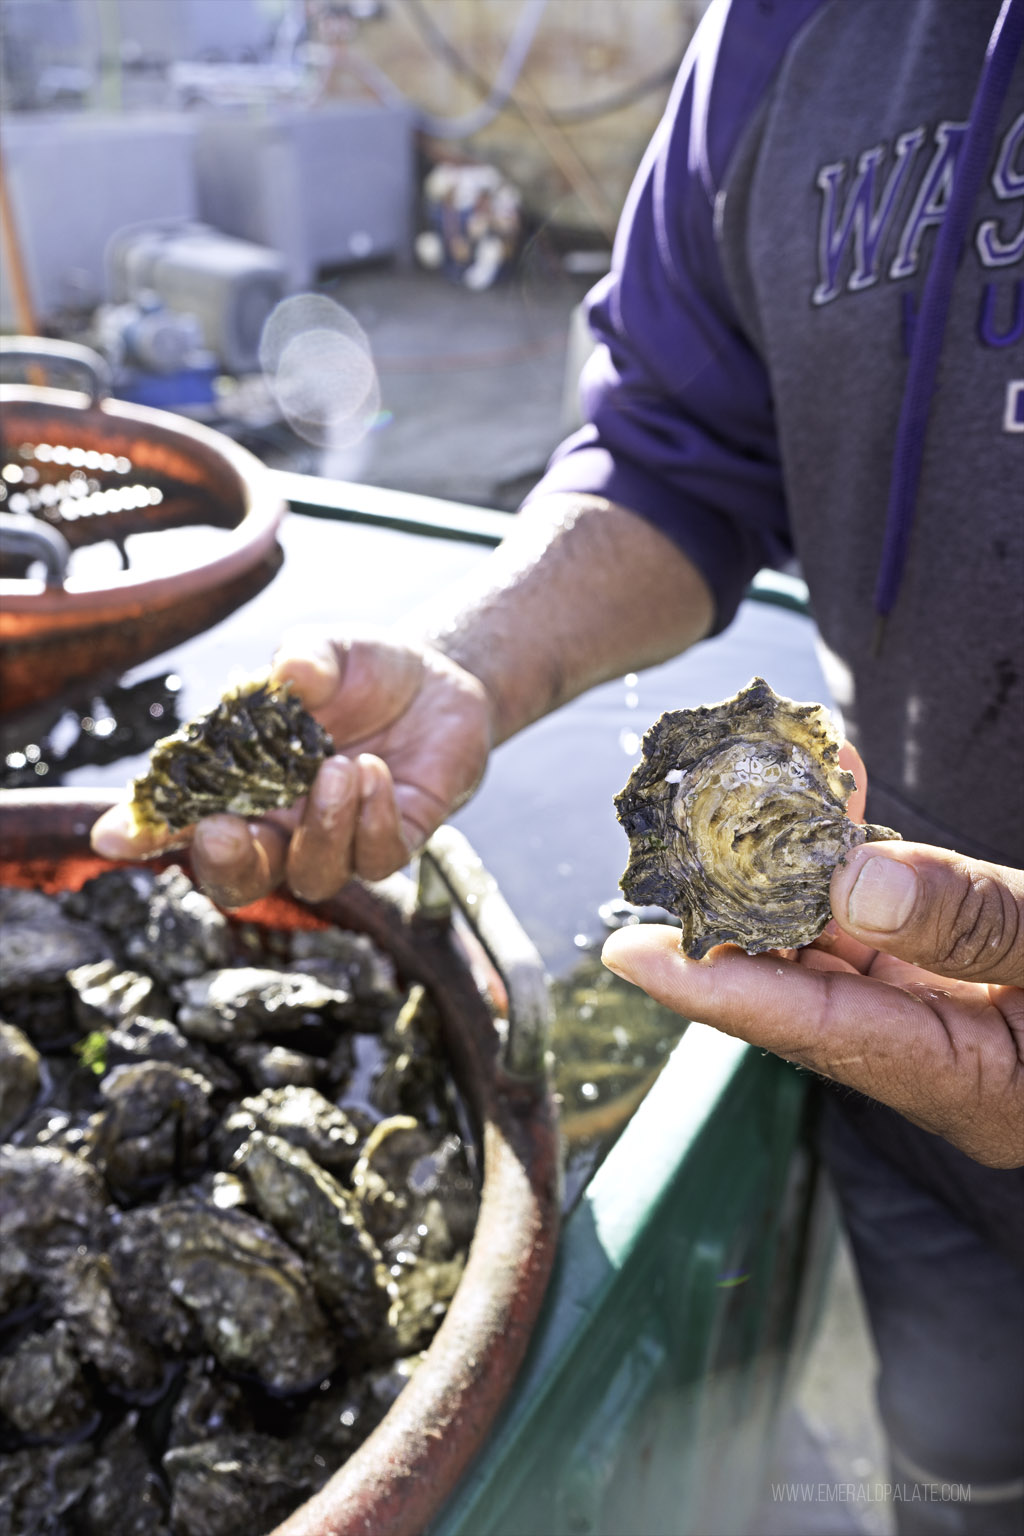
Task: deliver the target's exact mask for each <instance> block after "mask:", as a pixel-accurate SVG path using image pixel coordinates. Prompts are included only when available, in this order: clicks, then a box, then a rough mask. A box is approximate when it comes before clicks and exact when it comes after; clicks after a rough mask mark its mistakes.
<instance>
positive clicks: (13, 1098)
mask: <svg viewBox="0 0 1024 1536" xmlns="http://www.w3.org/2000/svg"><path fill="white" fill-rule="evenodd" d="M39 1083H40V1072H39V1052H38V1051H37V1050H36V1048H35V1046H34V1045H33V1044H32V1042H31V1040H29V1038H28V1036H27V1035H25V1034H23V1033H22V1031H21V1030H20V1029H16V1028H15V1026H14V1025H13V1024H5V1023H3V1021H2V1020H0V1137H4V1136H8V1135H9V1134H10V1133H11V1131H12V1130H13V1129H14V1127H15V1126H16V1125H17V1124H18V1121H19V1120H23V1119H24V1117H25V1115H26V1113H27V1112H28V1110H29V1109H30V1108H31V1107H32V1104H33V1102H34V1100H35V1098H36V1095H37V1094H38V1092H39Z"/></svg>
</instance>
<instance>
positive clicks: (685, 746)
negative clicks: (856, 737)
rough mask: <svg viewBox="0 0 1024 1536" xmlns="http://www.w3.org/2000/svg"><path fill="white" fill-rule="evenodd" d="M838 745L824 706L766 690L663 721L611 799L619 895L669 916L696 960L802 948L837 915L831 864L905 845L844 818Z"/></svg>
mask: <svg viewBox="0 0 1024 1536" xmlns="http://www.w3.org/2000/svg"><path fill="white" fill-rule="evenodd" d="M839 746H840V741H839V736H838V734H837V732H836V729H835V726H834V725H833V723H832V720H831V717H830V716H829V715H828V713H827V711H826V710H825V709H823V708H822V706H821V705H820V704H794V703H793V701H792V700H791V699H784V698H780V697H779V695H778V694H776V693H775V692H774V691H773V690H772V689H771V688H770V687H769V686H768V684H767V683H766V682H765V681H764V680H763V678H760V677H755V678H754V679H753V681H752V682H751V683H750V684H749V685H748V686H747V687H746V688H744V689H743V690H742V691H741V692H740V693H738V694H737V695H736V696H735V698H732V699H726V700H725V701H724V702H723V703H721V704H714V705H710V706H706V707H703V708H700V709H682V710H672V711H670V712H669V713H667V714H664V715H662V717H661V719H660V720H659V721H658V722H657V723H656V724H655V725H653V726H652V727H651V729H650V730H649V731H648V732H647V734H646V736H645V737H644V743H643V760H642V762H641V763H640V764H639V765H638V766H637V767H636V768H635V769H634V771H633V773H632V775H631V777H630V779H629V782H628V784H627V785H626V787H625V789H623V790H622V791H621V793H620V794H618V795H617V796H616V798H615V808H616V811H617V813H618V817H619V820H620V822H621V823H622V825H623V827H624V828H625V830H626V833H627V835H628V837H629V840H630V857H629V864H628V866H627V868H626V871H625V873H624V874H623V876H622V880H621V882H620V883H621V885H622V889H623V891H624V892H625V893H626V896H627V897H628V898H629V900H630V901H632V902H635V903H637V904H638V905H655V906H662V907H667V908H668V910H669V911H670V912H675V913H677V914H678V915H679V917H680V918H681V919H682V925H683V933H682V939H681V942H680V948H681V949H682V950H683V951H684V952H685V953H686V954H687V955H689V956H691V958H693V959H700V958H701V957H702V956H703V955H706V954H707V952H708V950H709V949H711V947H712V946H713V945H715V944H726V943H729V944H739V945H741V946H742V947H743V948H744V949H745V950H747V952H748V954H759V953H760V952H761V951H762V950H766V949H774V948H789V947H792V946H796V945H800V944H809V943H810V942H811V940H812V939H814V938H816V937H817V936H818V934H819V933H820V932H821V930H822V929H823V928H824V927H825V924H826V923H827V922H828V920H829V917H830V915H831V912H830V908H829V881H830V879H831V875H832V871H833V869H834V868H835V866H836V864H838V863H839V862H840V861H841V860H842V859H843V858H844V857H845V855H846V854H847V853H849V851H850V849H851V848H855V847H856V846H857V845H858V844H859V843H865V842H878V841H882V840H885V839H889V838H897V837H899V833H898V832H893V831H891V830H890V829H889V828H888V827H877V826H871V825H866V826H858V825H857V824H856V823H855V822H852V821H850V820H849V819H848V817H847V816H846V803H847V801H848V800H849V798H850V795H851V794H852V793H853V790H854V788H855V787H856V786H855V784H854V779H853V775H852V774H850V773H847V772H845V770H844V769H842V768H840V767H839Z"/></svg>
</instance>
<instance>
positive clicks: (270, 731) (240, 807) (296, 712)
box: [130, 676, 332, 832]
mask: <svg viewBox="0 0 1024 1536" xmlns="http://www.w3.org/2000/svg"><path fill="white" fill-rule="evenodd" d="M331 750H332V746H331V739H330V737H329V736H328V735H327V732H326V731H325V730H324V729H323V727H322V726H320V725H318V724H317V722H316V721H315V720H314V719H313V717H312V715H310V714H309V713H308V712H307V711H306V710H305V709H304V708H303V707H302V704H301V703H300V702H299V699H298V697H297V696H296V694H295V693H294V692H293V691H292V689H291V688H290V687H289V686H288V685H287V684H281V685H279V686H274V685H273V684H272V683H271V682H270V679H269V677H266V676H263V677H257V678H252V679H250V680H249V681H247V682H244V683H239V684H238V685H237V686H236V687H234V688H231V689H229V690H228V692H227V693H225V695H224V697H223V698H222V699H221V700H220V702H219V703H217V704H215V705H214V707H213V709H211V710H210V711H209V713H208V714H205V715H201V716H199V718H198V719H196V720H190V721H189V722H188V723H187V724H186V725H183V726H182V727H181V729H180V730H178V731H175V733H174V735H173V736H165V737H164V738H163V740H162V741H158V742H157V744H156V746H155V747H154V748H153V751H152V753H151V754H150V767H149V771H148V772H147V773H145V774H143V775H142V776H141V778H137V779H135V780H133V781H132V785H131V790H132V798H131V802H130V803H131V808H132V811H133V814H134V816H135V820H136V823H137V825H138V826H139V827H140V828H141V827H149V828H156V829H158V830H159V831H161V832H163V831H166V830H167V829H168V828H169V829H170V830H172V831H177V830H179V829H180V828H182V827H187V826H190V825H191V824H192V823H193V822H195V821H198V820H199V818H200V817H201V816H210V815H213V814H214V813H215V812H218V811H230V812H232V813H233V814H235V815H237V816H260V815H262V814H263V812H264V811H269V810H271V809H272V808H273V807H275V806H285V805H291V804H292V803H293V801H295V800H298V798H299V796H300V795H304V794H305V793H306V791H307V790H308V789H309V786H310V785H311V784H312V782H313V780H314V778H315V777H316V772H317V769H318V768H319V767H320V764H321V763H322V762H323V761H324V758H325V757H327V756H328V755H329V754H330V752H331Z"/></svg>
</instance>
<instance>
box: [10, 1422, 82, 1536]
mask: <svg viewBox="0 0 1024 1536" xmlns="http://www.w3.org/2000/svg"><path fill="white" fill-rule="evenodd" d="M92 1458H93V1451H92V1447H91V1446H89V1445H83V1444H77V1445H58V1446H53V1447H50V1446H33V1447H32V1448H31V1449H28V1450H23V1451H13V1452H12V1453H11V1455H9V1456H0V1531H3V1532H4V1533H5V1536H6V1533H7V1532H10V1533H11V1536H65V1533H66V1532H67V1531H68V1529H69V1526H68V1522H67V1520H66V1519H65V1518H64V1517H65V1515H66V1514H67V1513H68V1512H69V1511H70V1510H72V1509H74V1507H75V1505H77V1504H78V1503H79V1501H80V1499H81V1498H82V1495H83V1494H84V1493H85V1491H86V1489H87V1488H88V1487H89V1479H90V1466H91V1463H92Z"/></svg>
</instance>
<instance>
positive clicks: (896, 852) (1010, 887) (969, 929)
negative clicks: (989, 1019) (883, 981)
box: [831, 843, 1024, 987]
mask: <svg viewBox="0 0 1024 1536" xmlns="http://www.w3.org/2000/svg"><path fill="white" fill-rule="evenodd" d="M831 901H832V911H833V913H834V914H835V916H836V918H837V919H838V921H839V922H840V923H841V924H842V926H843V927H844V928H845V929H846V931H847V933H849V934H852V935H853V937H854V938H857V939H860V940H861V941H862V942H863V943H866V944H873V945H874V946H875V947H876V948H878V949H884V950H886V951H888V953H890V954H894V955H898V956H899V958H900V959H902V960H909V961H911V962H912V963H913V964H915V965H920V966H923V967H924V968H925V969H926V970H928V971H934V972H936V973H937V974H938V975H940V976H952V977H958V978H961V979H962V980H965V981H991V982H1000V983H1003V984H1005V985H1008V986H1018V987H1019V986H1024V871H1021V870H1017V869H1009V868H1006V867H1004V866H1002V865H999V864H987V863H985V862H983V861H982V860H980V859H968V858H965V857H964V856H963V855H962V854H959V853H950V852H947V851H946V850H945V849H943V848H932V847H929V846H928V845H926V844H923V843H884V844H883V843H866V844H864V845H863V846H862V847H860V848H855V849H854V850H853V851H852V853H850V854H848V856H847V858H846V861H845V863H844V864H841V865H840V866H839V867H838V868H837V869H836V871H835V873H834V875H833V876H832V885H831Z"/></svg>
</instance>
